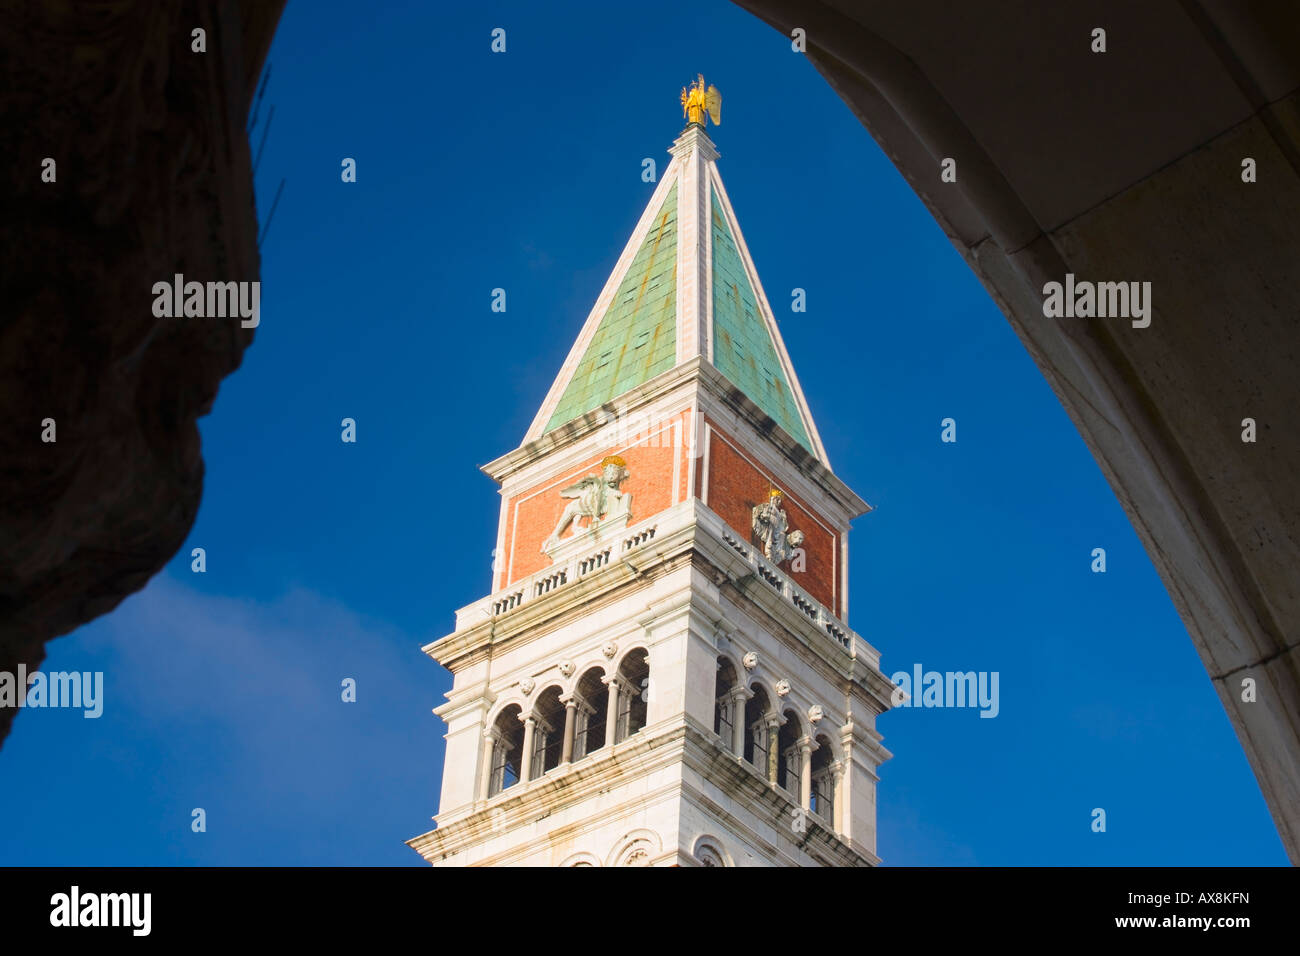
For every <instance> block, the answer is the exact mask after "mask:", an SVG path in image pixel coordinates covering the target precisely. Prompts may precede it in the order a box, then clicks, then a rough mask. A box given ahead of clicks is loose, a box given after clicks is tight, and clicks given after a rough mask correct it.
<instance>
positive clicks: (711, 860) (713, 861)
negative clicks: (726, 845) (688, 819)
mask: <svg viewBox="0 0 1300 956" xmlns="http://www.w3.org/2000/svg"><path fill="white" fill-rule="evenodd" d="M691 856H693V857H695V860H696V862H698V863H699V864H700V866H735V864H734V863H733V862H732V861H731V855H730V854H729V853H727V851H726V850H724V849H723V848H722V841H721V840H719V839H718V838H717V837H715V836H712V835H711V834H708V833H706V834H703V835H701V836H699V837H697V838H696V840H695V845H694V846H692V847H691Z"/></svg>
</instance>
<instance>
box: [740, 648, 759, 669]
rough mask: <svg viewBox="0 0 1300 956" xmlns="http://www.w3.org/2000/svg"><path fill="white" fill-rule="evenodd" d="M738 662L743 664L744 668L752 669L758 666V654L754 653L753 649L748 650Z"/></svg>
mask: <svg viewBox="0 0 1300 956" xmlns="http://www.w3.org/2000/svg"><path fill="white" fill-rule="evenodd" d="M740 663H742V664H744V665H745V670H748V671H752V670H753V669H754V668H755V667H757V666H758V655H757V654H755V653H754V652H753V651H750V652H749V653H748V654H746V655H745V656H744V657H742V658H741V659H740Z"/></svg>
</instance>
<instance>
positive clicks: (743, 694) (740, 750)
mask: <svg viewBox="0 0 1300 956" xmlns="http://www.w3.org/2000/svg"><path fill="white" fill-rule="evenodd" d="M750 696H751V695H750V692H749V691H748V690H746V689H745V688H744V687H741V688H738V689H737V690H736V692H735V693H734V694H733V695H732V697H731V706H732V713H731V752H732V753H734V754H735V755H736V756H737V757H739V758H740V759H741V760H744V759H745V701H747V700H749V698H750Z"/></svg>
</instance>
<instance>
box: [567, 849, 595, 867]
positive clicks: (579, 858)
mask: <svg viewBox="0 0 1300 956" xmlns="http://www.w3.org/2000/svg"><path fill="white" fill-rule="evenodd" d="M600 865H601V863H600V857H598V856H596V854H594V853H588V852H587V851H586V850H581V851H579V852H577V853H572V854H570V855H569V856H568V857H566V858H565V860H564V862H563V863H561V864H560V866H600Z"/></svg>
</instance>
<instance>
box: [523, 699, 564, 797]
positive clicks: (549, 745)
mask: <svg viewBox="0 0 1300 956" xmlns="http://www.w3.org/2000/svg"><path fill="white" fill-rule="evenodd" d="M533 717H534V719H535V720H536V721H537V724H536V726H535V727H534V728H533V759H532V760H531V761H529V778H530V779H532V780H536V779H537V778H538V777H540V776H541V775H542V774H544V773H546V771H548V770H554V769H555V768H556V767H558V766H559V765H560V754H561V753H562V752H563V750H564V705H563V704H562V703H560V688H559V687H548V688H546V690H544V691H542V693H541V694H540V695H539V696H538V698H537V703H536V704H535V705H534V706H533Z"/></svg>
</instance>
